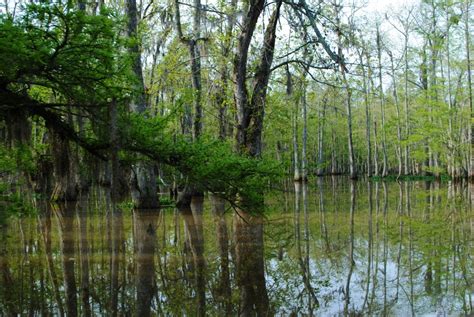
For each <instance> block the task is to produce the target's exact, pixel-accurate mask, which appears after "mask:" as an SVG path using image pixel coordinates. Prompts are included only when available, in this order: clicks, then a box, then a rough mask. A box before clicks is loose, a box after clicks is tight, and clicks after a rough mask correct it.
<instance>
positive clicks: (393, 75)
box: [388, 51, 403, 177]
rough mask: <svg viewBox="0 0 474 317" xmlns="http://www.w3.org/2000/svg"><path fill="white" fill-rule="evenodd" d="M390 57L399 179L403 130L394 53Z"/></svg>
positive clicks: (401, 162)
mask: <svg viewBox="0 0 474 317" xmlns="http://www.w3.org/2000/svg"><path fill="white" fill-rule="evenodd" d="M388 55H389V56H390V70H391V75H392V82H393V100H394V102H395V108H396V110H397V141H398V143H397V157H398V177H400V176H401V175H402V173H403V157H402V155H403V154H402V128H401V125H400V104H399V102H398V92H397V81H396V77H395V66H394V64H393V55H392V52H390V51H389V52H388Z"/></svg>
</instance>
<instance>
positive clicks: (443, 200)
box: [0, 182, 474, 316]
mask: <svg viewBox="0 0 474 317" xmlns="http://www.w3.org/2000/svg"><path fill="white" fill-rule="evenodd" d="M401 186H402V185H401ZM334 188H335V190H334V191H333V190H332V189H333V187H332V185H331V183H330V182H327V183H324V187H323V193H322V197H323V200H324V206H321V205H320V204H319V203H320V201H319V199H320V197H321V196H320V193H319V191H318V187H316V188H315V187H311V188H310V189H309V191H308V193H307V195H306V198H307V201H306V203H307V204H306V206H307V208H306V209H305V208H304V206H305V204H304V201H303V195H301V196H300V199H299V208H298V209H297V208H295V197H294V194H293V193H287V194H285V195H282V194H281V193H276V194H274V195H269V197H268V200H267V202H268V204H269V210H268V214H267V217H266V221H265V235H264V242H265V247H264V249H265V257H266V258H265V263H264V265H265V268H266V276H265V279H266V287H267V292H268V296H269V298H270V305H271V307H273V309H275V313H276V314H277V315H283V316H287V315H289V314H290V313H292V312H295V313H298V314H300V315H304V314H308V313H309V307H310V298H311V297H310V295H309V293H308V292H307V289H306V286H305V283H304V278H303V276H304V274H303V273H302V272H303V271H302V265H303V267H304V268H306V266H305V265H306V255H307V254H309V258H308V272H309V276H310V278H309V280H310V285H311V287H312V288H314V294H315V296H316V298H317V300H318V301H319V303H320V305H321V307H320V308H318V309H316V308H315V307H313V311H312V312H313V314H314V315H316V316H340V315H344V310H345V289H346V283H347V277H348V273H349V268H350V263H349V259H350V254H349V250H350V241H351V240H350V237H351V230H350V223H351V217H350V216H351V214H350V210H351V208H350V205H351V196H350V190H349V186H348V184H347V183H345V182H341V183H340V184H337V185H335V187H334ZM301 189H302V190H303V188H301ZM372 189H373V193H372V194H373V195H372V199H373V204H372V213H371V214H370V213H369V207H368V206H369V205H368V196H369V195H368V193H367V183H362V182H359V183H358V185H357V186H356V188H355V193H356V195H355V208H354V209H353V211H354V212H353V222H354V228H353V237H354V253H353V255H354V263H355V265H354V266H353V272H352V276H351V283H350V304H349V306H348V311H349V313H359V314H362V315H367V314H368V313H369V312H370V314H372V315H376V316H378V315H383V313H384V306H385V309H386V310H385V312H386V314H387V315H390V316H409V315H411V312H412V308H411V298H412V297H413V306H414V307H413V310H414V312H415V314H416V315H417V316H444V315H454V316H463V315H464V312H465V311H467V312H469V310H470V308H469V305H470V303H469V302H470V301H472V299H473V298H472V297H474V293H473V290H474V289H472V284H473V282H474V281H473V269H474V267H473V265H472V256H473V231H472V230H473V227H472V224H473V223H474V222H473V220H474V217H473V216H474V215H473V213H472V210H471V209H469V206H468V203H469V200H468V199H466V198H463V197H465V196H463V195H466V193H468V192H467V191H466V190H465V189H460V188H458V189H456V190H457V192H456V193H449V192H448V187H447V186H445V185H443V184H442V185H441V187H439V188H435V187H432V188H431V190H430V189H429V188H427V187H425V184H423V183H410V185H409V186H402V187H399V185H398V184H396V183H388V184H386V186H382V185H380V186H379V187H378V189H377V188H376V186H375V185H374V184H373V188H372ZM407 189H408V190H409V195H408V196H409V197H410V206H411V207H410V211H411V216H410V217H409V216H408V213H407V209H406V199H407V192H406V191H407ZM451 189H452V188H451ZM376 193H377V194H376ZM400 193H401V194H400ZM430 194H431V196H430ZM450 195H451V196H453V195H454V196H455V197H456V203H452V202H451V201H450V200H449V198H448V197H450ZM400 197H401V198H400ZM427 198H428V199H427ZM430 198H431V199H430ZM377 199H378V204H377V203H376V202H377ZM400 199H401V200H400ZM400 202H402V203H400ZM430 202H431V204H432V205H431V207H429V204H430ZM95 203H96V202H94V204H95ZM91 205H92V204H91ZM204 206H205V210H204V213H203V216H202V219H198V220H199V221H198V222H200V221H201V220H202V223H203V227H202V230H203V232H202V236H203V238H204V239H203V240H204V251H202V250H201V251H202V252H203V253H201V254H197V255H196V257H195V258H193V256H194V255H193V252H195V251H193V248H192V246H194V250H197V249H196V246H197V243H196V241H191V240H190V235H189V232H191V231H189V230H188V231H186V230H185V218H184V217H183V215H181V214H180V213H179V212H178V211H177V210H173V209H167V210H164V211H163V212H161V213H157V214H156V215H155V216H154V217H155V218H154V220H153V223H154V224H156V226H157V230H156V240H153V239H146V235H145V233H146V232H148V230H143V229H147V228H149V226H148V223H147V218H140V219H141V220H140V221H142V222H143V223H142V225H141V226H137V224H138V222H137V220H138V218H136V217H135V218H134V216H133V214H132V213H131V212H130V211H128V210H123V212H122V213H121V215H120V221H115V220H114V219H112V218H108V215H107V213H106V212H104V210H105V208H102V207H103V206H102V203H97V204H96V205H94V206H93V207H90V206H89V207H87V208H90V209H88V210H89V211H90V213H91V214H90V215H89V216H87V217H86V219H85V220H84V221H85V222H86V223H87V230H86V231H84V232H83V231H81V230H79V229H80V226H79V214H78V210H75V209H74V208H71V209H70V210H69V209H68V210H66V209H65V210H62V211H59V210H57V211H53V212H51V213H50V214H49V217H50V218H49V220H50V221H51V222H50V228H49V229H47V230H46V227H47V223H46V222H45V219H46V218H47V217H48V216H47V213H45V214H44V215H43V217H37V216H32V217H26V218H24V219H18V218H13V217H12V218H11V219H9V223H8V226H5V227H0V238H1V239H2V240H1V241H0V242H1V243H2V244H0V269H2V270H0V273H2V274H7V273H8V272H10V273H11V276H12V283H11V284H9V285H4V284H2V283H0V316H4V315H8V314H7V313H6V308H5V307H6V306H5V305H6V303H8V301H12V302H13V303H14V307H15V308H18V310H17V311H22V312H27V311H28V309H29V307H28V305H27V303H30V302H35V303H38V304H37V305H38V307H40V305H39V301H40V300H43V299H44V300H45V304H44V305H45V307H46V309H47V310H48V311H53V312H55V313H56V314H58V308H57V307H58V306H57V304H56V300H55V299H54V296H53V290H54V287H53V285H52V284H51V278H50V277H49V276H50V273H49V270H51V269H52V270H53V271H54V272H55V274H56V276H57V285H56V287H57V290H58V292H59V293H60V296H61V298H62V300H63V305H64V306H65V303H64V301H65V293H66V291H67V290H66V287H65V281H64V278H65V272H64V270H63V261H64V260H68V259H74V261H75V264H74V265H75V266H74V270H75V272H74V274H75V280H74V279H71V280H69V281H75V283H76V290H77V300H78V307H80V306H81V300H82V294H81V292H82V289H81V274H82V273H83V272H82V266H81V259H82V256H83V254H82V253H81V252H80V241H82V240H80V238H81V237H83V236H82V235H83V234H86V235H85V236H84V238H85V240H84V241H86V242H87V244H88V246H89V247H90V250H89V252H88V253H87V255H88V256H89V275H90V287H91V294H92V295H91V298H90V305H91V309H92V311H94V312H96V314H97V315H102V314H107V313H110V311H109V310H108V309H109V308H108V307H109V303H110V297H111V292H112V291H111V288H110V285H111V275H112V274H111V271H112V270H111V259H112V258H113V256H114V255H113V254H112V252H111V250H112V249H111V245H110V241H116V242H117V243H119V245H121V246H122V249H121V251H120V252H121V253H120V252H119V253H118V254H116V256H117V257H116V260H117V261H119V264H118V270H117V274H118V285H119V289H118V292H119V295H118V307H119V312H121V313H123V314H124V315H126V314H127V313H130V312H131V313H132V314H133V312H134V309H136V305H137V303H136V291H137V286H138V282H137V261H138V259H140V258H141V259H142V260H145V259H148V260H150V259H153V261H154V270H150V271H149V272H148V271H147V272H143V271H142V273H145V274H148V275H147V279H145V280H148V278H149V279H152V280H153V281H154V282H156V292H155V293H154V295H153V298H152V299H151V300H150V302H151V306H152V311H153V312H154V313H157V314H158V315H189V316H195V315H196V314H195V313H196V307H197V305H196V297H197V294H198V292H197V291H196V289H195V283H196V279H195V278H194V275H193V274H194V273H195V272H194V270H195V267H196V265H195V264H196V263H198V262H196V259H197V258H200V259H202V258H204V259H205V262H206V263H205V270H204V271H205V272H204V274H205V295H206V296H205V297H206V312H207V313H208V315H211V316H220V315H223V314H222V313H221V312H222V309H223V308H222V307H223V306H222V303H221V302H219V300H221V298H220V297H219V296H221V295H222V294H220V293H219V291H218V290H217V288H218V286H219V285H220V282H221V275H220V272H221V267H220V265H221V262H220V260H221V257H220V256H221V254H220V249H219V241H220V240H219V239H218V236H217V232H218V231H217V224H218V222H217V221H216V218H215V216H214V215H213V214H212V212H211V211H210V208H209V206H210V203H209V202H208V201H206V203H205V204H204ZM285 206H287V207H286V208H287V209H284V208H285ZM320 207H321V208H320ZM385 208H386V209H385ZM295 209H296V210H297V211H298V212H296V213H295ZM320 210H324V212H320ZM384 210H385V211H386V212H384ZM60 212H63V213H64V218H63V219H62V220H63V221H66V220H67V224H68V225H67V226H65V227H64V228H63V229H64V230H60V229H61V222H60V221H59V217H58V215H59V213H60ZM66 215H67V217H66ZM298 215H299V217H298ZM401 215H402V216H401ZM86 220H87V221H86ZM188 220H189V219H188ZM221 220H222V219H221ZM225 220H226V221H225V222H224V223H226V226H227V233H228V239H229V240H227V241H226V243H228V246H229V250H228V251H229V253H228V254H227V257H228V259H229V274H230V276H229V277H230V281H229V282H230V287H231V289H232V296H231V301H232V307H233V309H234V311H233V312H234V313H236V311H235V309H237V308H236V307H239V305H240V302H239V300H240V298H239V295H240V291H241V290H240V289H239V287H238V285H237V282H236V270H235V268H236V265H237V263H236V262H237V260H236V255H235V253H236V251H235V249H232V247H233V246H235V236H234V234H235V230H236V229H235V228H236V227H235V218H234V217H233V215H232V214H231V213H228V214H226V216H225ZM120 223H122V226H123V227H122V228H121V229H120V230H118V229H117V228H115V227H114V228H115V229H114V230H111V228H112V225H113V226H115V225H118V224H120ZM188 224H189V225H190V224H191V222H189V223H188ZM369 224H371V228H372V234H371V237H372V240H371V241H372V244H371V246H372V249H371V251H370V252H369V236H370V234H369ZM401 224H402V225H403V228H402V230H401V228H400V225H401ZM140 228H141V229H140ZM298 228H299V233H298ZM66 229H70V230H72V231H73V232H72V234H66V232H65V230H66ZM188 229H189V228H188ZM195 229H196V228H195ZM48 232H49V234H50V235H51V240H50V242H51V254H50V257H51V263H48V261H47V256H46V252H45V242H44V239H45V237H46V236H47V233H48ZM401 233H402V236H400V234H401ZM65 236H66V237H67V239H69V240H68V241H69V246H70V247H71V246H73V247H72V249H69V251H68V253H67V254H65V253H66V252H63V251H64V250H65V249H64V248H65V246H64V245H63V246H62V245H61V242H62V239H63V238H64V237H65ZM67 239H66V240H67ZM114 239H116V240H114ZM84 241H82V242H84ZM150 241H154V242H156V250H155V251H154V255H153V257H149V258H147V257H146V256H147V255H149V254H148V253H146V252H151V251H146V252H145V251H143V252H142V254H141V255H138V254H137V252H138V251H136V250H135V248H136V245H137V244H140V243H141V244H142V245H145V244H146V243H149V242H150ZM249 241H250V242H249V244H250V245H251V244H252V243H251V241H253V240H252V239H249ZM384 246H385V250H384ZM247 251H249V252H251V251H252V248H251V247H250V248H249V249H248V250H247ZM300 255H301V257H302V261H300ZM369 255H371V258H370V259H371V266H370V268H368V263H369V262H368V261H369ZM242 256H243V257H249V256H250V254H249V253H244V254H242ZM384 259H385V260H386V261H384ZM410 259H411V261H410ZM5 260H6V261H5ZM2 261H3V262H2ZM428 263H431V271H432V277H431V279H432V281H431V286H430V285H429V284H430V283H429V282H428V280H429V279H428V278H427V277H428V276H427V272H428ZM437 263H439V265H438V267H437V265H436V264H437ZM2 265H3V267H2ZM50 265H51V267H50ZM4 267H8V270H7V269H3V268H4ZM368 269H369V274H367V271H368ZM385 271H386V274H385ZM437 271H439V272H440V273H439V274H438V273H437ZM463 271H464V272H466V276H464V274H463ZM30 272H31V273H30ZM29 274H32V276H31V277H30V276H29ZM41 279H43V280H41ZM374 279H375V283H374ZM384 279H385V283H386V287H384ZM31 281H32V282H31ZM397 281H398V288H397ZM437 281H439V285H440V289H439V290H437V287H436V282H437ZM368 282H369V284H368V285H369V286H368V288H367V283H368ZM30 283H32V284H33V285H34V286H35V289H31V290H30V289H29V285H30ZM467 284H470V285H469V286H466V285H467ZM43 285H44V287H43ZM412 285H413V286H412ZM429 286H430V287H429ZM42 287H43V291H44V294H43V295H41V296H43V297H41V298H39V297H38V296H36V295H37V294H38V292H40V291H41V288H42ZM469 287H471V289H469ZM429 288H430V289H431V290H430V291H429ZM367 290H368V292H367ZM20 292H22V294H23V295H22V296H23V297H20V296H19V295H18V294H20ZM11 294H13V295H14V296H12V297H11V298H10V297H9V296H10V295H11ZM397 295H398V297H397ZM29 296H30V297H34V301H32V300H30V297H29ZM20 299H21V300H20ZM463 299H464V302H465V303H466V307H467V308H465V307H463V305H464V303H463ZM311 301H312V300H311ZM313 306H314V302H313ZM20 308H21V309H20ZM34 309H37V308H33V310H34ZM122 309H123V311H122ZM34 311H36V310H34ZM159 312H161V313H162V314H161V313H159ZM38 314H39V313H38ZM230 315H235V314H230Z"/></svg>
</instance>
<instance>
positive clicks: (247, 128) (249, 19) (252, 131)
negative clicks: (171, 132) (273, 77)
mask: <svg viewBox="0 0 474 317" xmlns="http://www.w3.org/2000/svg"><path fill="white" fill-rule="evenodd" d="M281 3H282V2H281V1H277V4H276V9H275V11H274V12H273V14H272V16H271V17H270V21H269V22H268V25H267V28H266V30H265V35H264V40H263V47H262V52H261V56H260V61H259V64H258V66H257V69H256V70H255V74H254V76H253V77H254V85H253V93H252V95H251V98H250V99H249V93H248V88H247V76H248V74H247V60H248V51H249V48H250V41H251V40H252V36H253V33H254V31H255V27H256V25H257V21H258V17H259V16H260V13H261V12H262V10H263V7H264V5H265V0H257V1H255V2H254V3H252V4H251V5H250V7H249V10H248V12H247V14H246V16H245V17H244V20H243V21H242V31H241V33H240V35H239V38H238V43H237V52H236V54H235V58H234V81H235V85H234V96H235V102H236V108H237V134H236V141H237V149H238V151H239V153H241V154H245V155H249V156H252V157H259V156H260V154H261V150H262V140H261V138H262V129H263V118H264V114H265V97H266V93H267V86H268V80H269V78H270V73H271V65H272V61H273V50H274V47H275V41H276V27H277V22H278V18H279V16H280V7H281Z"/></svg>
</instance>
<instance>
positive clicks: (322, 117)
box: [316, 95, 332, 176]
mask: <svg viewBox="0 0 474 317" xmlns="http://www.w3.org/2000/svg"><path fill="white" fill-rule="evenodd" d="M327 102H328V101H327V97H326V95H325V96H324V97H323V100H322V108H320V109H319V111H318V169H317V171H316V174H317V175H318V176H323V175H324V168H323V164H324V147H323V145H324V144H323V142H324V126H325V122H326V105H327ZM331 172H332V171H331Z"/></svg>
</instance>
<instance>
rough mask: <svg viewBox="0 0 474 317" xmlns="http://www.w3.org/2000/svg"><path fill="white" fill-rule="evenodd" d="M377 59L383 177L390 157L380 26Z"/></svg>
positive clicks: (386, 171) (378, 28)
mask: <svg viewBox="0 0 474 317" xmlns="http://www.w3.org/2000/svg"><path fill="white" fill-rule="evenodd" d="M377 57H378V67H379V98H380V112H381V121H380V124H381V126H380V128H381V129H382V154H383V169H382V177H385V176H387V175H388V156H387V140H386V133H385V97H384V93H383V84H382V82H383V79H382V38H381V36H380V25H377Z"/></svg>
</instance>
